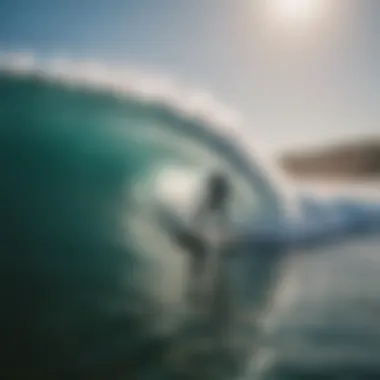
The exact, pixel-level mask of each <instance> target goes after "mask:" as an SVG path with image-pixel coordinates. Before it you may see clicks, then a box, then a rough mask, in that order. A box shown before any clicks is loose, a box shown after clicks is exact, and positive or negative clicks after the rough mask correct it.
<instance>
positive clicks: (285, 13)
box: [266, 0, 331, 27]
mask: <svg viewBox="0 0 380 380" xmlns="http://www.w3.org/2000/svg"><path fill="white" fill-rule="evenodd" d="M330 1H331V0H330ZM266 5H267V11H268V13H269V14H270V15H271V17H273V19H274V21H275V22H276V23H279V24H281V25H285V26H287V27H298V26H301V25H304V26H305V25H311V24H313V23H314V22H316V21H318V20H320V18H321V17H322V16H323V14H324V12H325V11H326V9H327V7H328V0H267V2H266Z"/></svg>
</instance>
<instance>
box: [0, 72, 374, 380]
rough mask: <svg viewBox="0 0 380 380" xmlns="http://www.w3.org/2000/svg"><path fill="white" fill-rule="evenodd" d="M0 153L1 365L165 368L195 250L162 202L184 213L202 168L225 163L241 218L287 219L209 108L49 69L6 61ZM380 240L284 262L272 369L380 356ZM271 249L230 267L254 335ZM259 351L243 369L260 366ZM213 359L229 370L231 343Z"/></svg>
mask: <svg viewBox="0 0 380 380" xmlns="http://www.w3.org/2000/svg"><path fill="white" fill-rule="evenodd" d="M0 165H1V173H2V186H1V200H2V201H1V213H0V244H1V247H0V252H1V255H0V257H1V261H2V262H1V266H0V267H1V271H2V272H1V276H0V281H1V297H2V313H1V323H2V329H1V331H0V335H1V336H0V338H1V339H0V342H1V343H0V344H2V345H3V348H4V349H3V351H4V352H6V354H5V355H4V356H3V357H2V366H1V368H2V371H3V373H4V377H6V378H12V379H13V378H14V379H19V378H23V376H24V377H25V378H26V376H28V378H39V379H41V378H54V379H57V378H68V377H75V378H81V379H82V378H89V379H98V378H99V379H103V378H107V379H108V378H115V379H119V378H134V377H135V378H144V379H145V378H153V379H155V378H168V376H169V374H171V368H170V365H171V364H170V363H171V362H170V361H169V362H168V359H167V353H168V352H169V351H172V350H173V348H170V347H169V346H170V345H171V344H172V337H173V336H176V334H177V333H178V329H180V326H181V323H183V320H186V314H185V315H183V310H184V308H183V306H184V290H185V283H184V278H185V276H186V265H185V262H184V258H183V255H182V253H181V252H180V250H179V249H178V247H176V246H175V245H173V243H172V242H171V240H170V239H169V237H168V236H167V235H166V234H165V233H164V232H163V230H162V229H161V228H160V225H159V223H158V222H157V220H156V219H155V210H157V209H158V208H160V207H163V206H165V207H167V208H172V209H173V210H177V211H179V212H181V213H182V214H183V216H184V218H186V217H187V216H189V215H190V213H191V211H192V207H193V205H194V203H195V202H196V199H197V194H199V193H200V188H199V183H201V182H202V179H203V178H204V176H205V175H207V174H208V173H209V172H210V171H211V170H213V169H215V168H220V167H223V168H224V170H225V171H226V172H227V173H228V175H229V176H230V177H231V180H232V182H233V183H234V185H235V198H234V200H233V207H232V217H233V221H234V222H235V223H236V225H237V226H238V225H242V224H243V225H247V224H252V225H254V223H255V222H257V221H259V222H262V221H264V220H265V221H266V222H268V221H269V222H270V223H278V222H279V220H280V219H281V218H280V216H281V212H280V211H281V206H280V204H279V201H278V198H277V197H276V194H275V193H274V191H273V189H272V187H271V186H270V185H269V183H268V181H267V180H266V179H265V177H264V175H263V173H262V172H261V170H260V167H256V166H255V165H256V163H255V162H254V161H252V160H249V159H247V158H246V157H245V156H244V155H243V154H242V153H241V152H240V151H239V149H237V148H236V146H235V145H234V144H230V143H229V141H228V139H225V138H221V137H218V134H217V133H215V131H214V129H213V126H212V125H211V123H210V122H207V121H205V120H204V119H202V118H199V117H194V116H192V115H188V114H184V113H183V112H181V111H179V110H178V109H177V108H176V107H174V106H173V105H170V104H169V105H168V104H166V103H163V102H162V99H161V101H159V100H151V99H144V98H142V97H141V96H137V94H133V93H127V94H123V95H122V96H121V94H118V93H117V94H115V93H111V92H109V91H106V90H104V89H99V88H98V89H97V90H96V91H95V90H93V89H92V90H91V89H88V88H82V87H81V86H75V85H74V86H73V85H70V86H69V85H68V83H56V82H55V81H51V80H47V79H46V78H44V77H43V76H41V75H9V74H6V73H2V74H1V75H0ZM376 247H377V240H372V241H369V240H366V241H356V242H355V244H353V243H349V244H348V246H338V247H337V248H335V249H334V250H329V251H326V250H324V251H321V252H313V253H312V254H309V255H303V256H302V255H301V256H297V255H296V256H294V257H291V260H290V261H289V263H288V264H289V265H288V266H284V283H280V284H281V285H280V286H279V288H278V291H276V292H275V294H274V296H275V299H276V300H277V303H276V305H277V306H276V307H274V308H273V310H272V313H271V318H269V319H268V321H267V325H268V331H269V333H270V334H269V336H270V339H269V338H268V341H267V342H266V344H265V346H268V349H269V352H270V353H271V354H270V355H269V356H264V357H269V358H273V357H275V358H276V360H275V361H270V363H271V364H276V363H277V364H278V366H279V368H280V369H279V370H278V371H280V372H279V374H276V375H275V376H277V378H279V379H285V378H288V377H287V376H288V373H290V375H289V376H290V377H289V378H292V379H293V378H297V376H302V374H303V372H304V371H305V368H309V373H307V374H305V375H304V376H305V378H311V377H310V376H311V375H310V371H314V372H315V371H316V370H318V371H321V373H322V372H323V376H325V374H326V376H330V378H338V377H331V376H334V374H335V373H336V371H338V372H339V371H341V372H342V373H343V374H345V372H344V371H345V369H347V368H351V366H352V367H355V368H357V369H363V371H364V369H368V370H369V369H371V370H372V369H373V368H374V367H376V364H377V363H378V362H379V360H378V359H379V357H378V356H380V345H379V343H380V340H377V330H378V328H377V325H378V323H377V320H378V313H379V310H380V309H378V306H377V303H378V298H377V294H376V293H377V292H376V290H377V289H378V285H380V284H378V280H377V278H378V273H379V270H380V266H379V261H378V260H377V252H376ZM268 252H269V253H268V254H267V255H266V256H262V255H258V254H257V252H256V251H254V250H253V249H252V252H249V253H250V255H245V256H244V259H242V260H240V261H238V262H237V263H236V268H235V274H236V275H237V276H236V278H238V279H239V280H240V282H238V284H239V285H237V286H236V288H234V289H235V291H236V292H237V293H239V294H238V296H239V297H240V299H241V300H242V302H243V303H244V313H246V314H247V315H248V316H249V318H248V319H249V321H248V323H246V324H245V325H244V328H245V329H246V330H245V331H246V333H245V335H246V336H245V338H246V340H248V341H250V342H252V348H257V347H258V346H261V344H262V343H260V344H258V342H259V340H258V338H257V331H256V334H254V332H255V329H254V327H256V322H257V321H256V315H257V314H258V313H259V312H260V311H262V310H264V309H265V306H267V305H266V303H265V302H261V301H263V299H262V298H264V301H265V299H267V298H268V296H267V295H264V296H263V294H264V293H263V289H266V288H268V290H272V288H271V286H272V285H274V284H275V283H276V282H277V281H274V282H273V281H272V278H270V276H269V275H270V274H273V275H275V277H276V276H278V278H274V279H275V280H277V279H278V280H280V278H282V277H279V274H277V272H274V273H272V267H273V269H276V268H278V267H279V265H274V263H275V261H276V260H277V258H278V257H279V255H278V253H279V252H278V251H277V250H275V251H273V252H276V253H277V256H276V255H274V254H273V252H272V251H270V250H269V251H268ZM270 253H272V254H270ZM280 253H281V252H280ZM280 256H281V255H280ZM281 290H284V292H281ZM261 309H262V310H261ZM264 327H265V326H264ZM264 327H262V328H263V329H264ZM260 342H261V341H260ZM174 343H175V344H174V347H176V344H178V341H175V342H174ZM263 346H264V344H263ZM174 350H175V349H174ZM264 351H265V350H264ZM377 353H379V354H377ZM245 354H246V352H245ZM377 355H378V356H377ZM259 357H260V355H257V356H254V358H259ZM217 359H218V358H217ZM249 359H252V357H251V356H250V357H248V356H247V360H246V361H244V367H245V368H246V369H247V370H248V378H250V377H253V376H254V375H253V373H254V372H255V371H257V368H258V364H257V362H258V360H256V359H255V360H254V364H253V367H252V368H251V367H250V366H251V364H250V360H249ZM237 361H238V362H239V360H237ZM210 363H211V359H210ZM213 366H214V367H221V368H222V372H223V371H224V372H226V371H227V369H226V368H227V367H226V363H225V361H223V360H222V359H221V358H219V359H218V360H217V361H216V363H215V364H213ZM193 367H194V366H193ZM275 367H276V366H275ZM195 368H196V367H195ZM196 369H197V368H196ZM251 370H252V373H250V371H251ZM237 372H238V371H237ZM269 375H270V374H268V376H269ZM215 376H218V377H215V378H223V377H222V375H215ZM319 376H320V377H317V378H323V377H322V374H320V375H319ZM230 378H233V376H232V375H231V376H230ZM327 378H329V377H327ZM358 378H360V377H358Z"/></svg>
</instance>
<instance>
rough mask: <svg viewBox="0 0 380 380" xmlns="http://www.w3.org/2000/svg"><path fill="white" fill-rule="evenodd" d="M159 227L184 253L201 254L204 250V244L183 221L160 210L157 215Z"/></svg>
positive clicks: (166, 211)
mask: <svg viewBox="0 0 380 380" xmlns="http://www.w3.org/2000/svg"><path fill="white" fill-rule="evenodd" d="M158 216H159V222H160V225H161V226H162V227H163V228H164V229H165V231H166V232H168V234H169V236H170V237H171V238H172V239H173V240H174V241H175V242H176V243H177V244H178V245H179V246H180V247H181V248H184V249H185V251H186V252H189V253H191V254H192V255H194V254H201V252H203V251H204V249H205V243H204V242H203V240H202V239H201V238H200V237H198V236H197V235H196V234H195V233H194V232H192V231H191V230H190V229H189V228H188V227H187V226H186V225H185V224H184V223H183V221H182V220H181V219H180V218H178V217H176V216H175V215H174V214H173V213H171V212H170V211H168V210H164V209H161V210H160V211H159V213H158Z"/></svg>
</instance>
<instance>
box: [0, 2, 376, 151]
mask: <svg viewBox="0 0 380 380" xmlns="http://www.w3.org/2000/svg"><path fill="white" fill-rule="evenodd" d="M279 1H281V0H102V1H101V0H91V1H89V0H87V1H86V0H82V1H80V0H46V1H43V0H34V1H33V0H12V1H7V0H3V1H0V49H5V50H16V51H19V50H31V51H33V52H35V53H37V54H39V55H43V56H45V55H48V56H49V55H60V54H62V55H64V56H70V57H74V58H82V59H95V60H96V59H100V60H102V61H104V60H105V61H109V62H111V63H115V62H116V63H125V64H127V65H128V64H132V65H134V66H136V65H142V67H144V68H145V69H146V70H148V71H153V72H159V73H163V74H164V75H169V76H175V77H178V78H179V79H180V80H182V81H184V82H186V83H190V84H192V85H194V86H195V87H200V88H202V89H206V90H208V91H210V92H211V93H213V94H214V95H215V96H216V97H217V98H218V99H220V100H221V101H222V103H225V104H227V105H229V106H232V107H233V108H235V109H237V110H238V111H239V112H240V113H241V114H242V115H243V117H244V119H245V120H246V122H247V124H248V125H249V127H250V128H251V129H252V133H253V134H254V135H255V136H257V138H258V139H259V140H260V142H261V143H262V144H263V145H267V146H270V147H271V148H272V147H274V148H282V147H287V146H289V145H292V144H301V143H305V142H306V143H308V144H313V143H319V142H321V141H325V140H326V139H332V138H336V137H340V136H356V135H374V134H379V135H380V129H379V128H380V123H379V119H380V1H379V0H314V2H315V1H316V2H319V3H320V5H321V8H320V9H319V10H315V11H312V10H311V11H310V12H308V8H307V7H306V5H305V8H304V13H305V14H302V15H300V14H298V17H296V16H297V15H295V14H290V11H291V8H288V11H289V14H288V15H286V16H289V17H285V15H284V13H283V14H282V16H283V17H282V16H281V14H280V12H279V7H280V6H279V5H276V3H278V2H279ZM283 1H289V0H283ZM291 1H292V2H293V3H294V4H295V3H296V2H298V3H299V4H301V3H302V1H304V2H308V1H312V0H291ZM289 4H290V3H289ZM294 4H293V5H294ZM310 9H311V8H310ZM306 13H309V14H308V15H306ZM290 16H293V17H290ZM306 16H308V17H306Z"/></svg>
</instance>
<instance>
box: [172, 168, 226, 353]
mask: <svg viewBox="0 0 380 380" xmlns="http://www.w3.org/2000/svg"><path fill="white" fill-rule="evenodd" d="M230 199H231V186H230V182H229V180H228V178H227V177H226V176H225V175H224V174H223V173H221V172H214V173H212V174H211V175H210V176H209V178H208V180H207V183H206V188H205V195H204V198H203V200H202V201H201V203H200V207H199V209H198V210H197V212H196V215H195V218H194V221H193V222H194V226H193V227H186V226H184V225H182V224H181V223H180V222H179V220H177V221H175V222H174V221H172V223H171V224H172V225H171V226H170V228H169V230H170V234H171V235H172V237H174V239H175V240H176V242H177V243H178V244H179V245H180V246H181V247H182V248H183V249H184V250H185V251H186V252H187V253H188V254H189V256H190V257H189V259H190V260H189V279H188V281H189V283H188V302H189V305H190V307H191V308H192V310H194V311H200V312H201V313H204V314H203V315H205V317H206V321H207V329H208V330H209V331H210V333H211V334H212V336H213V341H214V343H216V344H217V346H218V347H220V348H224V347H226V345H228V336H229V335H230V333H231V325H232V319H231V317H232V309H233V305H232V304H231V303H232V297H231V294H230V291H231V289H230V288H231V286H230V284H229V281H228V276H229V268H228V265H227V257H228V256H229V253H230V251H231V250H232V245H231V244H229V243H228V239H229V235H230V227H229V226H228V219H229V218H228V206H229V203H230Z"/></svg>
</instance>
